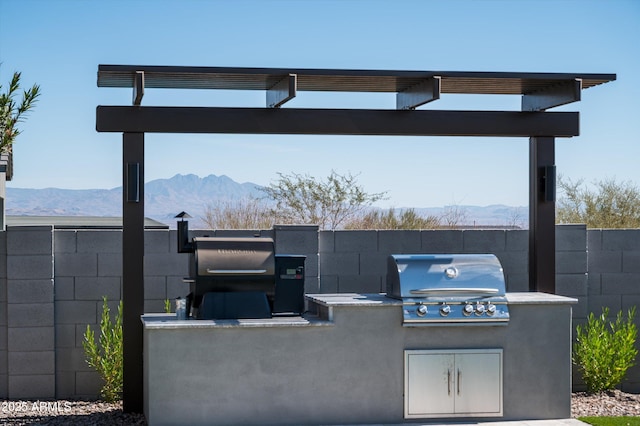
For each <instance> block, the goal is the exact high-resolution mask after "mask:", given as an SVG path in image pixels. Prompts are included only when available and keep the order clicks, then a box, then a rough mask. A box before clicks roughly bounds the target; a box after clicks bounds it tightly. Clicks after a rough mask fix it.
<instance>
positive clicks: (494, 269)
mask: <svg viewBox="0 0 640 426" xmlns="http://www.w3.org/2000/svg"><path fill="white" fill-rule="evenodd" d="M387 295H388V296H390V297H395V298H403V299H404V298H457V297H459V298H470V297H475V298H482V297H497V296H504V295H505V282H504V273H503V271H502V266H501V264H500V261H499V260H498V258H497V257H496V256H494V255H493V254H400V255H391V256H389V258H388V262H387Z"/></svg>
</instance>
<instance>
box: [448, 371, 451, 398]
mask: <svg viewBox="0 0 640 426" xmlns="http://www.w3.org/2000/svg"><path fill="white" fill-rule="evenodd" d="M447 395H451V370H447Z"/></svg>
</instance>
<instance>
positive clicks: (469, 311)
mask: <svg viewBox="0 0 640 426" xmlns="http://www.w3.org/2000/svg"><path fill="white" fill-rule="evenodd" d="M472 313H473V305H472V304H471V303H467V304H466V305H465V306H464V308H463V309H462V314H463V315H464V316H466V317H468V316H469V315H471V314H472Z"/></svg>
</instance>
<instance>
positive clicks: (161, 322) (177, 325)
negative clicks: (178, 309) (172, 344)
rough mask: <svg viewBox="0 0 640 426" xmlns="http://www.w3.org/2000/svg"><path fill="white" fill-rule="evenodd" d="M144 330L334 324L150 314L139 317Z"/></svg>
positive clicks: (303, 319) (310, 318) (307, 318)
mask: <svg viewBox="0 0 640 426" xmlns="http://www.w3.org/2000/svg"><path fill="white" fill-rule="evenodd" d="M140 320H141V321H142V325H143V328H144V329H146V330H171V329H180V330H184V329H203V328H204V329H206V328H221V329H223V328H267V327H268V328H276V327H278V328H280V327H283V328H285V327H294V328H298V327H328V326H334V325H335V324H334V323H333V322H331V321H326V320H323V319H319V318H318V317H316V316H305V317H280V318H267V319H238V320H195V319H188V320H176V317H175V314H162V313H157V314H155V313H150V314H143V315H142V316H141V317H140Z"/></svg>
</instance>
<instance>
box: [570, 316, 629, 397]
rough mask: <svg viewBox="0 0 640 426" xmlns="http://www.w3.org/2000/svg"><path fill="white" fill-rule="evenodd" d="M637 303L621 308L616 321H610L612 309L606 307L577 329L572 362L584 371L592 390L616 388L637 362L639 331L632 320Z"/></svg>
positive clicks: (592, 391)
mask: <svg viewBox="0 0 640 426" xmlns="http://www.w3.org/2000/svg"><path fill="white" fill-rule="evenodd" d="M635 311H636V310H635V306H634V307H632V308H631V309H630V310H629V311H628V312H627V318H626V320H623V318H622V311H620V312H618V315H617V316H616V320H615V322H610V321H607V316H608V315H609V309H608V308H603V309H602V314H601V315H600V316H598V317H596V316H595V315H594V314H593V312H592V313H590V314H589V317H588V319H587V324H586V325H585V326H578V327H577V328H576V332H577V333H576V335H577V340H576V343H575V345H574V348H573V362H574V363H575V364H577V365H578V367H579V368H580V370H581V371H582V378H583V379H584V382H585V384H586V385H587V390H588V391H589V392H591V393H597V392H602V391H605V390H611V389H613V388H615V387H616V386H617V385H619V384H620V383H621V382H622V379H624V376H625V374H626V373H627V370H628V369H629V368H630V367H632V366H633V365H634V361H635V357H636V355H637V354H638V351H637V350H636V348H635V341H636V337H637V334H638V330H637V327H636V325H635V324H634V322H633V318H634V316H635Z"/></svg>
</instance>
